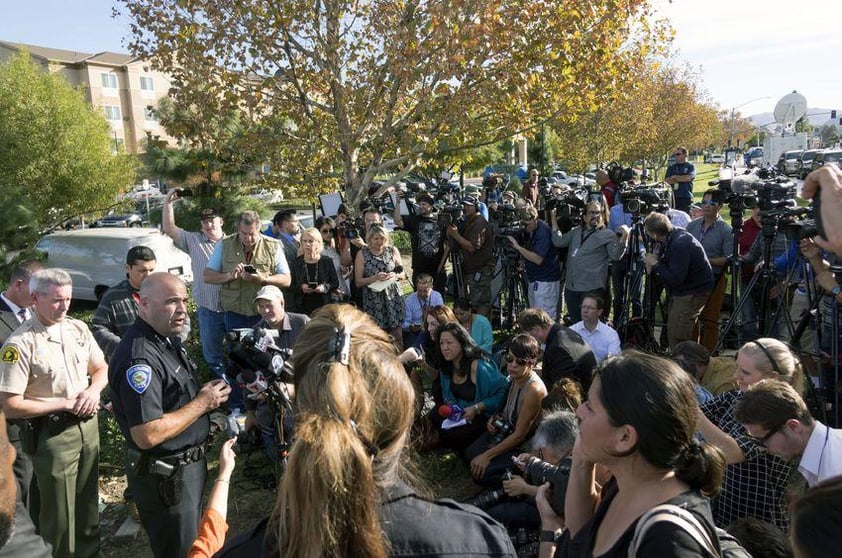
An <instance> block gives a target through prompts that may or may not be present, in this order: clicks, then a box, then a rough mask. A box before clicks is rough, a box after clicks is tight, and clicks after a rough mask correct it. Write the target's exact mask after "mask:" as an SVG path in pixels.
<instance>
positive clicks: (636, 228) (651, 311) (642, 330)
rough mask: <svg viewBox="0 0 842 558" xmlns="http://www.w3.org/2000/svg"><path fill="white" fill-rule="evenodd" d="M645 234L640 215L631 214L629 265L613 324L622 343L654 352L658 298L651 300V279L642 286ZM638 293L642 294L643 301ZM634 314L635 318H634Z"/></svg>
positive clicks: (627, 259)
mask: <svg viewBox="0 0 842 558" xmlns="http://www.w3.org/2000/svg"><path fill="white" fill-rule="evenodd" d="M645 235H646V232H645V231H644V230H643V222H642V221H641V219H640V214H639V213H635V214H633V215H632V226H631V233H630V234H629V246H628V252H627V254H626V255H625V256H624V258H626V261H627V264H628V265H627V273H626V276H625V277H624V278H623V282H622V285H623V298H624V301H623V303H622V305H621V310H620V313H619V315H618V316H617V317H616V318H615V320H614V326H615V327H616V328H617V331H618V332H619V334H620V337H621V338H622V339H623V341H624V342H626V343H629V344H633V345H635V346H636V347H638V348H639V349H641V350H643V351H647V352H651V353H657V352H658V349H659V346H658V342H657V341H656V340H655V334H654V332H653V324H654V316H655V306H656V305H657V301H655V300H654V298H655V293H654V289H653V288H652V281H651V280H650V279H647V280H646V285H645V287H644V283H643V279H644V277H645V276H646V266H645V265H644V263H643V253H644V250H645V248H646V246H645V239H646V236H645ZM641 292H643V293H644V294H643V299H642V300H641ZM644 302H645V304H644ZM635 316H638V318H637V319H635Z"/></svg>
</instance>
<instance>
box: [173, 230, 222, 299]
mask: <svg viewBox="0 0 842 558" xmlns="http://www.w3.org/2000/svg"><path fill="white" fill-rule="evenodd" d="M220 240H221V239H220ZM218 242H219V240H211V239H210V238H208V237H207V236H205V235H204V233H200V232H190V231H185V230H182V231H181V238H179V240H178V242H176V243H175V245H176V247H177V248H178V249H180V250H182V251H184V252H187V253H188V254H189V255H190V266H191V267H192V268H193V289H192V293H193V300H195V301H196V304H197V305H199V306H201V307H202V308H207V309H208V310H213V311H214V312H222V306H220V304H219V288H220V286H219V285H209V284H207V283H205V282H204V281H203V280H202V274H203V273H204V271H205V267H207V265H208V260H209V259H210V256H211V254H212V253H213V249H214V247H215V246H216V245H217V243H218Z"/></svg>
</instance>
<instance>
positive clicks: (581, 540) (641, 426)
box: [536, 351, 725, 558]
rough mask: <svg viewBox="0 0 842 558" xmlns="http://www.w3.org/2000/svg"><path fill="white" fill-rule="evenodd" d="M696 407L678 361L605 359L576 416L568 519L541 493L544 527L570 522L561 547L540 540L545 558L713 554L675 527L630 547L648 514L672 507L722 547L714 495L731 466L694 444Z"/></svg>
mask: <svg viewBox="0 0 842 558" xmlns="http://www.w3.org/2000/svg"><path fill="white" fill-rule="evenodd" d="M698 408H699V407H698V405H697V403H696V396H695V394H694V392H693V380H692V379H691V378H690V377H689V376H688V375H687V374H686V373H684V371H683V370H681V369H679V367H678V365H677V364H675V363H674V362H671V361H668V360H666V359H663V358H660V357H656V356H653V355H648V354H645V353H640V352H637V351H626V352H624V353H623V354H622V355H620V356H617V357H611V358H609V359H607V360H605V361H604V362H603V363H602V364H601V365H600V366H599V367H598V368H597V370H596V371H595V373H594V378H593V382H592V383H591V387H590V390H589V391H588V400H587V401H586V402H585V403H583V404H582V405H580V406H579V409H578V410H577V412H576V415H577V417H578V418H579V437H578V439H577V440H576V445H575V446H574V448H573V462H572V465H571V469H570V477H569V484H568V487H567V493H566V501H565V508H564V519H563V520H562V518H561V517H560V516H558V515H556V514H555V513H554V512H553V510H552V508H551V507H550V506H549V504H548V502H547V492H548V485H544V486H542V487H541V488H540V489H539V490H538V495H537V500H536V501H537V503H538V509H539V511H540V513H541V525H542V529H544V530H547V531H551V532H552V531H557V530H558V529H560V528H561V527H562V525H563V523H565V522H566V524H567V531H566V532H565V535H564V536H563V538H562V540H561V542H560V544H559V545H558V548H554V544H553V543H551V542H546V543H544V542H542V544H541V556H550V555H552V553H553V552H555V556H565V557H573V556H575V557H580V556H581V557H585V556H600V557H603V558H608V557H610V558H620V557H622V558H625V557H627V556H638V557H644V556H653V557H654V556H657V557H658V558H673V557H675V558H678V557H682V558H684V557H689V556H699V557H707V556H709V554H708V551H707V550H706V549H705V547H703V546H702V545H701V544H700V543H699V542H697V540H696V538H695V537H694V536H693V535H692V534H691V533H690V532H688V531H686V530H685V529H684V528H683V527H681V526H679V525H676V524H675V523H673V522H670V521H657V522H654V521H653V522H652V523H648V521H647V527H648V529H646V530H645V532H644V533H643V534H642V536H640V537H639V538H638V540H637V541H636V545H634V547H632V541H633V539H634V538H635V528H636V527H637V526H638V522H639V521H640V519H641V516H644V515H645V514H646V513H647V512H649V511H650V510H652V509H653V508H655V507H656V506H659V505H661V504H665V503H666V504H671V505H674V506H678V507H681V508H683V509H684V510H685V511H686V512H689V514H690V516H691V517H692V518H693V519H694V520H695V521H696V522H697V523H698V524H699V526H700V528H701V529H702V530H703V531H704V532H705V533H706V534H707V536H708V538H710V539H712V540H714V541H715V540H717V537H716V533H715V529H714V525H713V518H712V517H711V512H710V507H709V505H708V500H707V498H706V496H710V495H712V494H716V492H717V491H718V490H719V485H720V482H721V480H722V470H723V468H724V467H725V463H724V459H723V457H722V454H721V452H720V451H719V450H718V449H717V448H715V447H713V446H709V445H705V444H702V445H700V444H699V443H698V442H697V441H696V440H695V439H694V437H693V435H694V433H695V430H696V428H695V427H696V414H697V412H698ZM598 463H601V464H603V465H605V466H606V467H608V469H610V471H611V473H612V474H613V477H612V478H611V479H610V480H609V481H608V482H607V483H606V484H605V485H604V486H603V487H602V489H601V490H600V489H599V488H598V486H597V485H596V484H595V480H594V475H595V470H596V464H598ZM548 534H551V533H548ZM548 538H551V537H548ZM543 540H545V537H544V536H543V533H542V541H543ZM630 547H632V548H633V550H632V551H631V552H630Z"/></svg>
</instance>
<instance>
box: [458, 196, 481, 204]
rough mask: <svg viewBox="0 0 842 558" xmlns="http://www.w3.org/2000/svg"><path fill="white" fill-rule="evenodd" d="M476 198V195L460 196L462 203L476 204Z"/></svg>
mask: <svg viewBox="0 0 842 558" xmlns="http://www.w3.org/2000/svg"><path fill="white" fill-rule="evenodd" d="M477 203H479V202H478V200H477V198H476V196H465V197H464V198H462V205H477Z"/></svg>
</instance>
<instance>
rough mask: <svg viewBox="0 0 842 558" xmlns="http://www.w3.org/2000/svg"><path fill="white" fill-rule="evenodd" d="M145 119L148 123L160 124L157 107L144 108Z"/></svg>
mask: <svg viewBox="0 0 842 558" xmlns="http://www.w3.org/2000/svg"><path fill="white" fill-rule="evenodd" d="M143 119H144V120H145V121H146V122H158V113H157V112H155V107H152V106H147V107H143Z"/></svg>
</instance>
